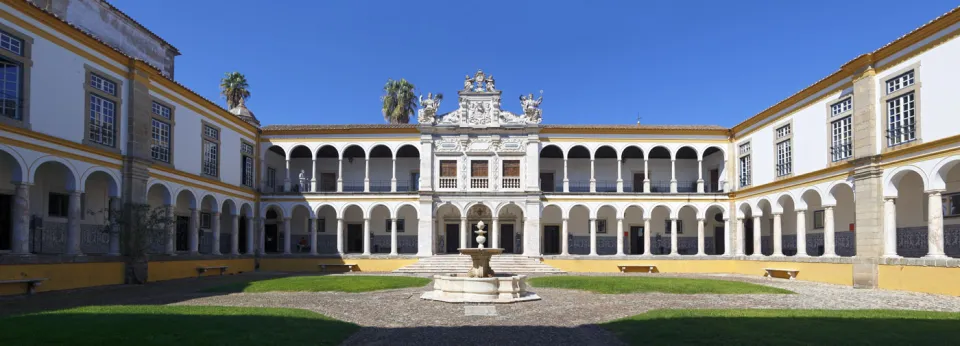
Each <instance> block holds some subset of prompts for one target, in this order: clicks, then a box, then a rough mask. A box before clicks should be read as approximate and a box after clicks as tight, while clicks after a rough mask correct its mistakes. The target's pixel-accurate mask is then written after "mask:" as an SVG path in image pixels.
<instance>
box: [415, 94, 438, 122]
mask: <svg viewBox="0 0 960 346" xmlns="http://www.w3.org/2000/svg"><path fill="white" fill-rule="evenodd" d="M441 100H443V95H442V94H439V93H438V94H437V96H436V97H434V96H433V93H427V98H423V94H421V95H420V107H421V108H420V110H419V111H418V112H417V121H418V122H420V123H421V124H431V123H433V122H434V120H435V119H436V116H437V109H438V108H440V101H441Z"/></svg>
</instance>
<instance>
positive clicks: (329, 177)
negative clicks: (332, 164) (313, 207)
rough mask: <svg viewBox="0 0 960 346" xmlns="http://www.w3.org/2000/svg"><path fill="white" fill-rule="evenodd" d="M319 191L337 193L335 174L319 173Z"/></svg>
mask: <svg viewBox="0 0 960 346" xmlns="http://www.w3.org/2000/svg"><path fill="white" fill-rule="evenodd" d="M320 191H323V192H333V191H337V174H336V173H320Z"/></svg>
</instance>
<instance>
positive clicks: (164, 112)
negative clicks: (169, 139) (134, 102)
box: [153, 102, 171, 120]
mask: <svg viewBox="0 0 960 346" xmlns="http://www.w3.org/2000/svg"><path fill="white" fill-rule="evenodd" d="M153 114H155V115H158V116H160V117H161V118H164V119H168V120H169V119H170V116H171V112H170V107H167V106H164V105H162V104H159V103H156V102H154V103H153Z"/></svg>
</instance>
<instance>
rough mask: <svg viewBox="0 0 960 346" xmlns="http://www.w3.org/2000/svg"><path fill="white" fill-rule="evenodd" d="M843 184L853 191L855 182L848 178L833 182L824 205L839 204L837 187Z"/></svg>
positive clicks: (828, 188) (828, 189)
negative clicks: (851, 182)
mask: <svg viewBox="0 0 960 346" xmlns="http://www.w3.org/2000/svg"><path fill="white" fill-rule="evenodd" d="M841 185H844V186H846V187H847V188H849V189H850V190H851V191H852V190H853V184H850V182H848V181H846V180H842V181H835V182H832V183H830V185H828V186H827V189H826V190H827V194H826V195H825V197H826V198H824V200H823V205H836V204H837V198H836V192H837V188H838V187H839V186H841ZM924 186H927V185H926V184H925V185H924Z"/></svg>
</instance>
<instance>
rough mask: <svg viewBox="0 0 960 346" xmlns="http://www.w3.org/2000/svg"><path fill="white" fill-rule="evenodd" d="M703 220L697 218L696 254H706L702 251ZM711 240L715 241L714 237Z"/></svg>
mask: <svg viewBox="0 0 960 346" xmlns="http://www.w3.org/2000/svg"><path fill="white" fill-rule="evenodd" d="M703 221H704V219H701V218H697V256H703V255H706V253H705V252H704V249H703V248H704V242H705V240H704V238H703V237H704V234H703V233H704V231H703ZM713 241H717V240H716V239H714V240H713Z"/></svg>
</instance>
